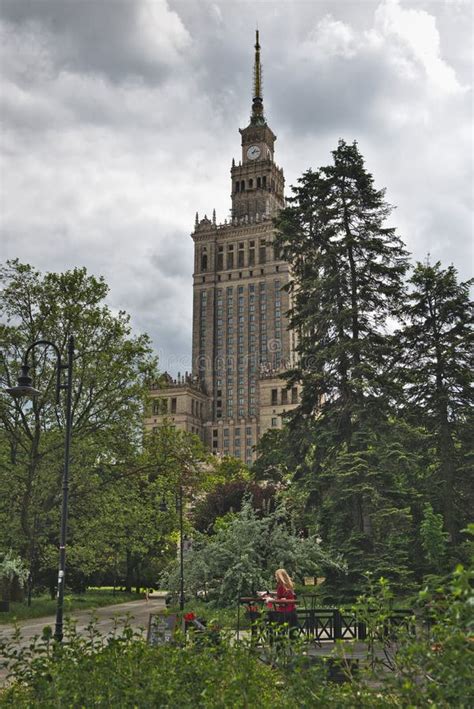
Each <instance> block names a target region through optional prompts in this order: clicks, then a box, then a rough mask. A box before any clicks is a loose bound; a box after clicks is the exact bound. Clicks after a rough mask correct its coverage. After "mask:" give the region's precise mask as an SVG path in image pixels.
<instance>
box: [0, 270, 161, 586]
mask: <svg viewBox="0 0 474 709" xmlns="http://www.w3.org/2000/svg"><path fill="white" fill-rule="evenodd" d="M0 281H1V285H2V290H1V292H0V310H1V312H2V316H3V324H2V325H1V338H2V357H1V371H0V379H1V382H2V386H5V385H6V386H12V385H13V384H14V383H15V380H16V376H17V374H18V372H19V368H20V364H21V362H22V360H23V356H24V353H25V351H26V349H27V347H28V346H29V345H30V344H31V343H32V342H34V341H36V340H40V339H41V340H49V341H52V342H53V343H55V344H56V345H57V347H58V348H59V351H60V353H61V356H62V360H63V361H65V353H66V345H67V339H68V336H69V334H74V336H75V341H76V350H75V356H74V362H73V402H72V408H73V430H72V449H71V466H70V481H71V483H70V528H71V530H72V531H74V529H75V526H76V522H77V520H79V519H80V518H82V517H83V516H84V514H85V515H86V516H87V510H88V508H89V507H90V506H91V502H92V506H93V503H94V494H95V493H96V489H97V485H98V484H100V483H101V478H102V477H103V475H104V470H105V469H108V468H110V467H112V466H118V465H121V464H123V463H124V461H125V460H126V459H127V458H129V457H130V455H131V451H132V450H134V448H135V447H136V446H137V444H138V443H139V441H140V438H141V433H142V426H141V420H142V416H143V410H144V402H145V397H146V395H147V391H148V381H149V378H150V377H152V376H154V375H155V365H156V363H155V359H154V357H153V356H152V353H151V346H150V342H149V339H148V337H147V336H146V335H139V336H133V335H132V333H131V326H130V322H129V317H128V315H126V313H124V312H119V313H118V314H113V313H112V312H111V310H110V308H109V307H108V306H107V305H105V304H104V299H105V298H106V296H107V293H108V288H107V286H106V284H105V283H104V281H103V279H101V278H95V277H94V276H90V275H88V274H87V273H86V270H85V269H83V268H82V269H81V268H76V269H74V270H72V271H67V272H65V273H46V274H41V273H39V272H38V271H36V270H35V269H34V268H33V267H31V266H29V265H25V264H21V263H19V262H18V261H11V262H7V264H6V265H5V266H3V267H2V268H1V270H0ZM29 364H31V365H32V367H31V372H30V373H31V375H32V376H33V380H34V385H35V387H36V388H37V389H39V390H40V391H41V395H40V396H38V397H36V398H35V399H34V400H33V403H30V402H28V401H25V400H23V399H16V400H13V399H12V398H10V397H7V396H3V397H2V398H1V400H0V420H1V422H2V428H1V434H0V500H1V502H0V548H9V547H11V548H13V549H15V551H17V552H19V553H20V554H21V555H22V557H23V558H25V559H26V560H27V563H28V565H29V567H30V570H31V574H32V580H33V583H34V584H41V583H42V584H47V583H49V582H51V584H52V585H54V583H55V581H53V580H52V579H55V577H56V574H57V571H56V566H57V552H56V544H57V542H56V540H57V536H58V530H59V514H60V492H61V474H62V465H63V449H64V426H65V419H64V411H63V407H62V404H61V405H56V401H55V384H56V380H55V371H56V356H55V354H54V352H53V351H52V350H51V348H45V347H42V346H39V347H36V348H35V349H34V350H33V352H32V353H31V356H30V360H29ZM61 398H63V397H61ZM70 539H71V542H72V544H73V545H74V542H75V541H76V540H75V539H74V534H72V535H70ZM71 552H72V549H71ZM73 556H74V554H73V552H72V553H71V555H70V558H71V559H72V558H73Z"/></svg>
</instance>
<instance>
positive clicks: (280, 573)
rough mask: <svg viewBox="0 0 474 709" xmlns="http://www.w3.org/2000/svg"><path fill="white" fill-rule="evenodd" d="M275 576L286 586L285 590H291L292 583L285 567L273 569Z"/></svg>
mask: <svg viewBox="0 0 474 709" xmlns="http://www.w3.org/2000/svg"><path fill="white" fill-rule="evenodd" d="M275 578H276V580H277V581H278V583H281V585H282V586H284V587H285V588H286V590H287V591H288V590H290V589H291V590H293V588H294V584H293V581H292V580H291V578H290V576H289V575H288V573H287V572H286V571H285V569H277V570H276V571H275Z"/></svg>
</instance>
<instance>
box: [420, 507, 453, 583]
mask: <svg viewBox="0 0 474 709" xmlns="http://www.w3.org/2000/svg"><path fill="white" fill-rule="evenodd" d="M420 536H421V546H422V547H423V551H424V552H425V554H426V561H427V563H428V568H429V569H431V570H435V571H437V570H439V569H441V568H442V566H443V562H444V561H445V560H446V547H447V539H448V534H447V532H444V531H443V517H442V515H440V514H436V513H435V512H434V511H433V508H432V506H431V505H430V503H429V502H427V503H426V504H425V506H424V509H423V520H422V522H421V524H420Z"/></svg>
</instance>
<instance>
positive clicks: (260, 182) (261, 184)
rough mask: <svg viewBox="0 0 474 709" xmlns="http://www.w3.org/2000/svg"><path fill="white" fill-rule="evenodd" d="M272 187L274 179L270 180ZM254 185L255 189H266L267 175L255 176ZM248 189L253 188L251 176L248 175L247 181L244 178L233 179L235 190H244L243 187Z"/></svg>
mask: <svg viewBox="0 0 474 709" xmlns="http://www.w3.org/2000/svg"><path fill="white" fill-rule="evenodd" d="M271 185H272V188H273V189H275V180H272V181H271ZM255 187H256V189H257V190H259V189H262V190H266V189H267V176H266V175H262V176H261V177H257V178H256V181H255ZM246 188H247V189H248V190H253V189H254V181H253V177H250V178H249V179H248V180H247V182H245V180H236V181H235V192H245V189H246Z"/></svg>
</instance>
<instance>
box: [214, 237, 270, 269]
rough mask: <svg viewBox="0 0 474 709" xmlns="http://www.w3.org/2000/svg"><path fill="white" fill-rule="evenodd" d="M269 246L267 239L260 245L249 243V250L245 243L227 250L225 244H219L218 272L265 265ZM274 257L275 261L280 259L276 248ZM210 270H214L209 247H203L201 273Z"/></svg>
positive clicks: (229, 246) (231, 245)
mask: <svg viewBox="0 0 474 709" xmlns="http://www.w3.org/2000/svg"><path fill="white" fill-rule="evenodd" d="M267 246H268V244H267V242H266V240H265V239H260V241H259V242H258V243H257V242H256V241H255V240H253V241H249V242H248V248H247V249H246V242H244V241H240V242H238V244H227V247H226V249H224V244H219V245H218V247H217V254H216V270H217V271H223V270H224V268H225V269H226V270H232V269H233V268H245V267H247V266H248V267H250V268H251V267H252V266H255V265H256V264H257V263H259V264H264V263H266V261H267ZM270 246H271V244H270ZM235 247H237V248H235ZM246 251H247V254H246ZM257 257H258V261H257ZM273 257H274V259H275V260H276V259H278V255H277V252H276V250H275V248H273ZM208 270H212V264H211V258H210V254H209V253H208V247H207V246H203V247H202V249H201V272H203V273H204V272H206V271H208Z"/></svg>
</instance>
